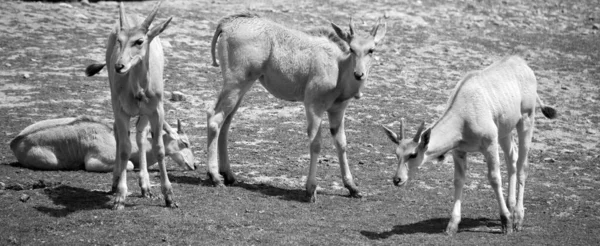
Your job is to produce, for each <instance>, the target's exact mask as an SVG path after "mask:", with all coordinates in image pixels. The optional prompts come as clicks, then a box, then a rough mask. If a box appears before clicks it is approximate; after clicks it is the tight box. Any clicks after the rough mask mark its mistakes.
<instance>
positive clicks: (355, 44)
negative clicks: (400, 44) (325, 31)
mask: <svg viewBox="0 0 600 246" xmlns="http://www.w3.org/2000/svg"><path fill="white" fill-rule="evenodd" d="M331 26H332V27H333V30H334V31H335V33H336V34H337V35H338V36H339V37H340V38H341V39H342V40H344V41H345V42H346V43H347V44H348V46H349V47H350V54H351V55H352V57H353V58H354V59H353V60H354V63H355V65H354V78H355V79H356V80H359V81H364V80H366V79H367V76H368V75H369V68H370V67H371V62H372V61H373V52H375V45H376V44H377V43H379V42H380V41H381V40H382V39H383V37H384V36H385V33H386V24H385V23H383V24H382V23H381V21H380V20H379V21H377V24H375V26H374V27H373V29H372V30H371V32H370V33H369V34H368V35H358V33H356V32H355V29H356V28H355V26H354V20H353V19H350V25H349V27H350V31H349V32H345V31H343V30H342V29H341V28H340V27H338V26H337V25H336V24H333V23H331Z"/></svg>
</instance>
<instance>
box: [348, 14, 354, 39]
mask: <svg viewBox="0 0 600 246" xmlns="http://www.w3.org/2000/svg"><path fill="white" fill-rule="evenodd" d="M348 26H349V27H350V36H354V18H352V17H350V24H349V25H348Z"/></svg>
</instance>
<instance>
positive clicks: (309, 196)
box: [306, 185, 317, 203]
mask: <svg viewBox="0 0 600 246" xmlns="http://www.w3.org/2000/svg"><path fill="white" fill-rule="evenodd" d="M306 201H307V202H309V203H315V202H317V186H316V185H311V186H309V187H307V189H306Z"/></svg>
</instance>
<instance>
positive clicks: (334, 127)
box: [328, 105, 362, 198]
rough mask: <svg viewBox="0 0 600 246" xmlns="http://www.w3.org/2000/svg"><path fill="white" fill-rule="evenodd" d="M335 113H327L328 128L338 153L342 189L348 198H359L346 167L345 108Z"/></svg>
mask: <svg viewBox="0 0 600 246" xmlns="http://www.w3.org/2000/svg"><path fill="white" fill-rule="evenodd" d="M345 106H346V105H344V106H343V108H342V109H340V110H337V111H329V112H328V115H329V126H330V131H331V136H332V137H333V140H334V142H335V147H336V149H337V153H338V159H339V162H340V171H341V173H342V181H343V182H344V187H346V188H347V189H348V191H350V197H355V198H360V197H362V195H361V194H360V191H359V190H358V188H357V187H356V184H354V180H353V179H352V173H351V172H350V167H349V166H348V159H347V157H346V132H345V130H344V112H345V109H346V107H345Z"/></svg>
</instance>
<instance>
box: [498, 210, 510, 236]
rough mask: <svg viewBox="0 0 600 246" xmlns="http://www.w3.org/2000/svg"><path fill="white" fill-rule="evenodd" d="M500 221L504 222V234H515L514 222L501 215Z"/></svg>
mask: <svg viewBox="0 0 600 246" xmlns="http://www.w3.org/2000/svg"><path fill="white" fill-rule="evenodd" d="M500 221H502V234H505V235H507V234H511V233H512V232H513V224H512V220H511V219H509V218H508V217H506V216H503V215H500Z"/></svg>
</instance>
